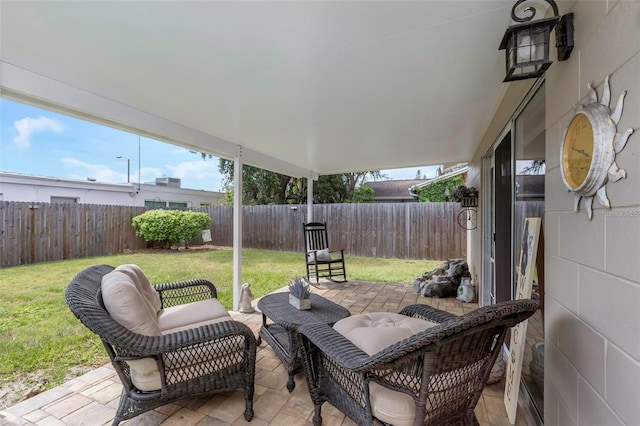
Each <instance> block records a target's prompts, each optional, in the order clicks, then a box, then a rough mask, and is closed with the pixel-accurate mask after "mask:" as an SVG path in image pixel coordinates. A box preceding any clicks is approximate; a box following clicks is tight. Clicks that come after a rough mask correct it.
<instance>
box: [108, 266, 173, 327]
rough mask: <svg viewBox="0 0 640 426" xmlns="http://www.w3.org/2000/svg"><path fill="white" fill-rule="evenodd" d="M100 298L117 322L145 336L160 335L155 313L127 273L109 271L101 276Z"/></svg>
mask: <svg viewBox="0 0 640 426" xmlns="http://www.w3.org/2000/svg"><path fill="white" fill-rule="evenodd" d="M101 289H102V300H103V302H104V306H105V307H106V308H107V311H108V312H109V315H111V317H112V318H113V319H114V320H116V321H117V322H118V324H120V325H122V326H123V327H126V328H127V329H129V330H131V331H133V332H135V333H139V334H143V335H145V336H160V334H161V331H160V326H159V325H158V320H157V318H156V313H155V311H154V308H153V307H152V306H151V304H150V303H149V302H148V301H147V299H146V298H145V297H144V296H143V295H142V294H141V293H140V291H139V290H138V286H136V285H135V283H134V282H133V280H132V279H131V277H130V276H129V275H127V274H126V273H124V272H122V271H111V272H109V273H108V274H106V275H105V276H103V277H102V285H101Z"/></svg>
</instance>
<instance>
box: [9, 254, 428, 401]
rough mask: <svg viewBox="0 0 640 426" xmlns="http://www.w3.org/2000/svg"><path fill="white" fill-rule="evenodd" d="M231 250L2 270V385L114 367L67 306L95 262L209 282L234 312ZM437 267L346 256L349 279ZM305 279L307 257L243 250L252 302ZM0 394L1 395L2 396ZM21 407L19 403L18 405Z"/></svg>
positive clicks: (50, 382) (393, 278) (56, 380)
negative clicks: (78, 278)
mask: <svg viewBox="0 0 640 426" xmlns="http://www.w3.org/2000/svg"><path fill="white" fill-rule="evenodd" d="M232 256H233V253H232V251H231V250H214V251H211V250H206V251H205V250H184V251H174V252H166V251H162V252H161V251H158V252H143V253H131V254H118V255H113V256H102V257H93V258H85V259H74V260H64V261H58V262H48V263H38V264H35V265H25V266H16V267H11V268H3V269H2V271H1V272H0V388H1V387H2V386H4V385H5V384H7V383H9V382H11V381H15V380H21V381H26V382H27V383H28V382H30V381H31V382H35V381H38V380H42V379H45V380H46V381H47V387H48V388H50V387H54V386H57V385H59V384H60V383H62V381H63V380H64V379H65V377H66V376H67V375H68V374H69V372H70V371H72V370H73V369H74V367H78V366H81V367H96V366H100V365H103V364H105V363H106V362H108V358H107V355H106V352H105V350H104V348H103V347H102V344H101V343H100V341H99V339H98V338H97V337H96V336H95V335H93V334H92V333H90V332H89V331H88V330H87V329H86V328H85V327H84V326H83V325H82V324H81V323H80V321H78V320H77V319H76V318H75V317H74V316H73V314H72V313H71V311H69V308H67V305H66V304H65V302H64V294H63V293H64V289H65V287H66V285H67V284H68V283H69V281H70V280H71V278H73V276H74V275H75V274H76V273H77V272H79V271H80V270H82V269H83V268H85V267H87V266H91V265H96V264H101V263H106V264H108V265H112V266H117V265H120V264H123V263H136V264H138V265H140V267H141V268H142V269H143V270H144V271H145V272H146V273H147V275H148V276H149V279H150V280H151V282H152V283H161V282H168V281H181V280H187V279H192V278H205V279H208V280H209V281H211V282H213V283H214V284H215V285H216V287H217V289H218V297H219V299H220V301H221V302H222V303H223V304H224V305H225V306H226V307H227V308H228V309H230V308H231V300H232V293H231V286H232V280H233V278H232V276H233V272H232ZM438 263H439V262H437V261H424V260H401V259H375V258H364V257H349V256H347V257H346V268H347V277H348V278H349V280H362V281H379V282H398V283H407V284H409V283H412V282H413V280H414V279H415V278H416V277H417V276H419V275H421V274H422V273H423V272H424V271H426V270H430V269H433V268H435V267H436V266H437V265H438ZM303 275H306V272H305V266H304V262H303V257H302V254H300V253H290V252H276V251H267V250H250V249H249V250H244V251H243V262H242V276H243V281H244V282H249V283H250V284H251V290H252V293H253V295H254V298H258V297H260V296H263V295H265V294H268V293H270V292H272V291H273V290H276V289H278V288H281V287H283V286H284V285H286V284H287V283H288V281H290V280H292V279H293V278H296V277H300V276H303ZM1 393H2V392H0V394H1ZM14 402H15V401H14Z"/></svg>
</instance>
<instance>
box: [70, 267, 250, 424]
mask: <svg viewBox="0 0 640 426" xmlns="http://www.w3.org/2000/svg"><path fill="white" fill-rule="evenodd" d="M112 270H113V267H111V266H108V265H98V266H92V267H89V268H87V269H85V270H83V271H81V272H80V273H79V274H78V275H76V276H75V277H74V278H73V280H72V281H71V282H70V283H69V285H68V286H67V289H66V291H65V299H66V302H67V305H68V306H69V308H70V309H71V311H72V312H73V313H74V315H75V316H76V317H77V318H78V319H80V321H82V323H83V324H84V325H85V326H86V327H87V328H88V329H89V330H91V331H92V332H93V333H95V334H97V335H98V336H99V337H100V339H101V340H102V343H103V344H104V346H105V349H106V350H107V353H108V354H109V357H110V359H111V363H112V365H113V366H114V368H115V370H116V372H117V373H118V376H119V378H120V380H121V382H122V384H123V391H122V395H121V397H120V403H119V406H118V410H117V413H116V416H115V418H114V419H113V424H114V425H117V424H118V423H119V422H120V421H122V420H126V419H130V418H132V417H135V416H137V415H140V414H142V413H144V412H146V411H149V410H152V409H154V408H156V407H159V406H161V405H165V404H168V403H170V402H172V401H175V400H178V399H182V398H187V397H188V398H194V397H197V396H198V395H202V394H206V393H217V392H229V391H236V392H241V393H242V394H243V395H244V399H245V412H244V416H245V419H246V420H250V419H251V418H252V417H253V394H254V380H255V378H254V376H255V360H256V340H255V337H254V335H253V332H252V331H251V330H250V329H249V327H247V326H246V325H245V324H242V323H240V322H236V321H224V322H219V323H215V324H209V325H205V326H202V327H199V328H194V329H189V330H184V331H179V332H176V333H171V334H166V335H162V336H143V335H141V334H137V333H134V332H132V331H129V330H128V329H126V328H125V327H123V326H121V325H120V324H118V323H117V322H116V321H115V320H113V319H112V318H111V316H110V315H109V313H108V312H107V310H106V309H105V307H104V304H103V303H102V296H101V290H100V287H101V282H102V277H103V276H104V275H106V274H107V273H109V272H111V271H112ZM155 287H156V290H157V291H158V293H159V295H160V300H161V301H162V304H163V308H164V307H168V306H175V305H179V304H183V303H189V302H195V301H198V300H204V299H207V298H211V297H216V295H217V293H216V289H215V286H214V285H213V284H212V283H210V282H209V281H206V280H192V281H183V282H176V283H166V284H161V285H158V286H155ZM142 358H153V359H156V362H157V365H158V370H159V372H160V377H161V383H162V388H161V389H159V390H157V391H151V392H141V391H139V390H138V389H136V388H135V386H134V385H133V384H132V382H131V373H130V369H129V365H128V364H127V362H126V361H127V360H133V359H142Z"/></svg>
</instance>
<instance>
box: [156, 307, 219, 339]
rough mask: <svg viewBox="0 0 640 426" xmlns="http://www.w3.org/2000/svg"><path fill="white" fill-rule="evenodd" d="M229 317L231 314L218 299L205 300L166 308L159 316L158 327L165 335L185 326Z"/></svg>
mask: <svg viewBox="0 0 640 426" xmlns="http://www.w3.org/2000/svg"><path fill="white" fill-rule="evenodd" d="M228 316H229V312H227V310H226V309H225V307H224V306H222V303H220V302H219V301H218V299H205V300H199V301H197V302H193V303H186V304H184V305H177V306H171V307H169V308H164V309H163V310H162V311H160V313H159V314H158V325H159V327H160V330H162V333H163V334H165V333H166V331H167V330H174V329H182V328H181V327H184V326H189V325H193V324H197V323H200V322H204V321H210V320H214V319H217V318H221V317H228ZM196 327H197V326H196ZM187 328H193V327H187ZM176 331H177V330H176Z"/></svg>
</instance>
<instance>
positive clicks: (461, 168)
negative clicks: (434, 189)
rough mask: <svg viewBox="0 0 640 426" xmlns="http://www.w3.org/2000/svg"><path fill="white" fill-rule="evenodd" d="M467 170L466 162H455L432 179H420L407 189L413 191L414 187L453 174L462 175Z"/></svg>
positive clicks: (437, 180) (421, 186) (426, 184)
mask: <svg viewBox="0 0 640 426" xmlns="http://www.w3.org/2000/svg"><path fill="white" fill-rule="evenodd" d="M468 171H469V166H468V165H467V163H462V164H456V165H455V166H452V167H449V168H448V169H445V170H444V171H443V172H442V173H441V174H440V175H438V176H436V177H434V178H432V179H427V180H421V181H420V182H419V183H417V184H415V185H414V186H412V187H411V188H409V191H411V193H414V192H415V191H416V189H419V188H424V187H425V186H429V185H431V184H432V183H435V182H440V181H441V180H445V179H449V178H451V177H454V176H459V175H463V174H465V173H467V172H468Z"/></svg>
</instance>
